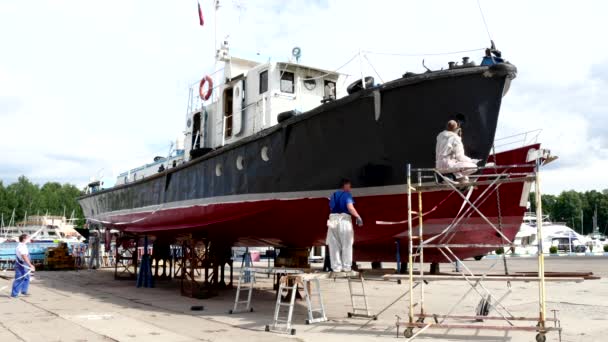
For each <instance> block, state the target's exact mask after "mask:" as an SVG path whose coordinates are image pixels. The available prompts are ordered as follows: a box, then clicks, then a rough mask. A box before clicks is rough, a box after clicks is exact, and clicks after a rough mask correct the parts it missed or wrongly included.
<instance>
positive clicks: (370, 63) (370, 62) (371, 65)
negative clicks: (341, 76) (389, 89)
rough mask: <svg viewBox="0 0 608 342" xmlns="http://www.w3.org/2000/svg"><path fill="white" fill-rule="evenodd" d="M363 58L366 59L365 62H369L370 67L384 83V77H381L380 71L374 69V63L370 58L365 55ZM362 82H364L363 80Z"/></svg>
mask: <svg viewBox="0 0 608 342" xmlns="http://www.w3.org/2000/svg"><path fill="white" fill-rule="evenodd" d="M363 57H365V60H367V63H368V64H369V66H370V67H372V70H374V72H375V73H376V75H377V76H378V78H379V79H380V82H382V83H384V80H383V79H382V77H381V76H380V74H379V73H378V71H377V70H376V68H374V65H373V64H372V61H370V60H369V58H367V55H363ZM361 82H363V80H361Z"/></svg>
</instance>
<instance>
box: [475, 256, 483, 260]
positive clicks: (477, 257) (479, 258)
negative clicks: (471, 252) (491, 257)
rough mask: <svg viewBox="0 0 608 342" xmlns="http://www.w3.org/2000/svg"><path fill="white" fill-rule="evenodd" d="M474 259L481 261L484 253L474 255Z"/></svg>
mask: <svg viewBox="0 0 608 342" xmlns="http://www.w3.org/2000/svg"><path fill="white" fill-rule="evenodd" d="M473 259H475V260H477V261H479V260H481V259H483V255H478V256H476V257H473Z"/></svg>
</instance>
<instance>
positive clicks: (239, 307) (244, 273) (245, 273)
mask: <svg viewBox="0 0 608 342" xmlns="http://www.w3.org/2000/svg"><path fill="white" fill-rule="evenodd" d="M254 284H255V272H254V271H253V270H250V269H249V268H248V267H246V268H241V274H240V275H239V282H238V285H237V286H236V295H235V297H234V307H233V308H232V309H231V310H230V311H228V313H229V314H235V313H241V312H253V307H252V306H251V295H252V294H253V285H254ZM241 291H248V293H247V299H246V300H239V299H240V297H241ZM243 306H244V307H243Z"/></svg>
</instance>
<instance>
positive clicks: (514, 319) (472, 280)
mask: <svg viewBox="0 0 608 342" xmlns="http://www.w3.org/2000/svg"><path fill="white" fill-rule="evenodd" d="M548 158H550V157H549V155H548V151H545V150H532V151H531V153H529V154H528V160H527V162H529V164H521V165H501V166H495V165H492V166H487V167H481V168H476V169H479V170H480V171H481V172H479V173H478V174H477V175H475V176H471V181H469V182H467V183H458V182H454V181H453V180H452V179H450V177H449V175H450V174H451V173H454V172H459V171H460V172H461V171H463V169H459V170H442V171H440V170H437V169H429V168H426V169H412V168H411V166H410V165H408V166H407V187H408V188H407V206H408V214H407V217H408V220H407V225H408V226H407V237H408V252H409V253H408V273H407V274H403V275H386V276H385V277H384V278H385V279H405V280H406V281H408V284H409V291H408V294H409V303H408V319H407V321H405V320H404V321H401V319H400V317H397V322H396V327H397V336H399V327H400V326H403V327H405V331H404V333H403V334H404V336H405V337H406V338H408V339H409V340H412V339H414V338H416V336H418V335H419V334H421V333H422V332H423V331H425V330H426V329H432V328H442V329H479V330H482V329H485V330H498V331H530V332H536V333H537V335H536V341H538V342H544V341H545V340H546V336H545V335H546V334H547V333H548V332H552V331H554V332H558V333H559V340H560V341H561V330H562V329H561V326H560V321H559V319H558V316H557V311H555V310H554V311H553V316H552V317H547V308H546V290H545V283H546V282H547V281H575V282H580V281H582V279H581V278H568V277H552V278H545V263H544V255H543V248H542V234H543V227H542V203H541V192H540V184H541V181H540V167H541V165H543V162H545V161H547V160H548ZM412 174H415V175H417V178H418V179H417V180H418V181H417V184H416V185H415V186H414V185H413V184H412ZM423 180H426V182H423ZM514 182H517V183H523V184H525V185H523V186H524V190H525V191H524V193H527V192H528V189H530V188H529V186H531V184H532V182H534V184H535V202H536V215H537V234H538V241H539V245H538V253H537V263H538V270H537V272H536V273H537V274H536V275H535V276H530V275H525V276H513V275H509V272H508V270H507V268H506V259H504V254H503V260H504V262H505V275H504V276H489V274H488V272H489V271H490V270H491V269H492V268H493V267H494V266H495V265H496V263H497V262H498V259H496V262H495V263H494V265H492V266H490V269H488V270H487V271H486V272H485V273H484V274H482V275H478V274H477V275H476V274H474V273H473V272H472V271H471V269H470V268H469V267H467V265H466V264H465V263H463V261H462V260H461V259H460V258H459V257H458V256H457V254H458V253H455V252H454V249H459V248H491V249H498V248H504V249H505V250H506V249H507V247H511V246H513V242H512V241H511V240H510V239H509V238H508V237H507V236H506V235H505V233H504V231H503V227H502V224H503V223H502V217H501V210H500V193H499V188H500V186H501V185H504V184H507V183H514ZM474 189H478V194H477V196H476V198H475V199H471V193H472V192H473V190H474ZM446 190H447V191H452V192H453V193H456V194H458V196H460V198H461V199H462V207H461V208H460V210H459V212H458V214H457V215H456V216H455V217H454V218H453V219H452V221H451V223H450V224H449V225H448V226H447V227H445V228H443V229H442V230H441V231H440V232H439V233H438V234H435V235H433V236H429V234H428V233H425V230H424V225H423V224H424V216H425V213H424V212H423V210H422V196H423V193H426V192H432V191H446ZM413 193H416V194H417V202H418V205H417V208H416V209H417V210H416V211H415V210H414V208H413V206H412V197H413ZM494 194H496V195H495V196H496V199H495V200H496V203H497V214H498V215H497V218H498V220H497V221H498V222H492V221H491V220H490V219H489V218H488V216H486V215H485V214H484V213H483V212H482V210H481V209H480V208H481V206H482V204H483V203H484V202H486V201H487V200H488V199H489V198H490V196H493V195H494ZM488 203H491V202H488ZM472 215H475V216H477V217H479V218H481V219H482V220H483V223H484V224H487V225H488V226H489V227H490V229H493V230H494V231H495V233H496V236H498V237H500V239H501V243H500V244H491V243H471V244H467V243H452V241H453V238H454V236H456V235H457V231H458V228H457V227H458V226H459V225H460V224H462V223H463V222H466V220H468V218H470V217H471V216H472ZM415 219H417V221H418V232H417V233H416V232H415V231H414V229H413V220H415ZM425 234H426V236H427V237H428V239H426V240H425V239H424V237H425ZM428 248H431V249H434V250H436V251H439V253H441V255H442V256H443V257H444V258H445V259H446V260H447V261H448V262H450V263H455V264H456V266H457V271H456V272H458V273H459V274H457V275H429V274H425V273H424V271H423V263H424V261H425V260H424V253H425V249H428ZM416 258H417V261H418V264H419V270H418V272H416V273H418V274H415V272H414V267H413V265H414V262H415V261H416ZM444 280H462V281H465V282H466V283H467V284H468V285H469V286H470V288H469V289H468V290H467V291H466V292H465V293H464V295H463V296H462V297H461V298H460V299H458V300H457V301H456V302H455V304H453V305H452V307H451V308H450V309H449V310H448V312H447V313H446V314H436V313H427V312H426V311H425V310H426V309H425V305H424V303H425V297H424V295H425V285H426V284H428V282H432V281H444ZM485 281H505V282H507V285H508V288H509V289H508V291H507V292H506V293H505V294H504V295H502V296H501V297H499V298H497V296H495V295H494V294H493V293H492V292H491V291H490V290H489V289H488V288H487V287H486V286H484V284H483V282H485ZM512 281H522V282H536V283H538V316H535V317H520V316H515V315H513V314H512V313H511V312H510V311H509V310H508V309H507V308H506V307H505V305H504V304H502V301H503V300H504V299H505V298H506V297H507V296H508V295H509V294H510V293H511V289H510V282H512ZM425 283H426V284H425ZM416 286H418V290H419V298H418V300H417V302H416V300H415V295H414V288H415V287H416ZM473 292H475V293H477V294H478V295H479V296H480V297H481V301H480V303H479V306H478V309H477V312H476V314H475V315H471V316H466V315H453V314H452V313H453V312H454V310H455V309H456V308H457V307H458V305H459V304H461V303H462V301H463V300H464V299H465V298H466V297H467V296H468V295H469V294H471V293H473ZM417 310H419V311H418V312H417ZM492 311H495V312H496V313H497V315H495V316H492V315H490V313H491V312H492ZM425 319H428V322H425ZM448 320H449V322H447V321H448ZM461 320H473V321H476V323H470V324H462V323H460V324H459V323H458V322H455V323H453V321H461ZM485 320H488V321H492V322H496V321H502V322H504V323H506V324H503V325H499V324H496V323H494V324H485V323H481V322H483V321H485ZM526 322H535V323H536V324H535V325H523V323H526ZM414 329H418V331H414Z"/></svg>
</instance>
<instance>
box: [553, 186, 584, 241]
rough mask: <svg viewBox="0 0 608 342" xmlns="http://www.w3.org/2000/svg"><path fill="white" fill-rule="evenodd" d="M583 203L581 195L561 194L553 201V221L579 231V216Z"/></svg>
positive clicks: (576, 193) (572, 193)
mask: <svg viewBox="0 0 608 342" xmlns="http://www.w3.org/2000/svg"><path fill="white" fill-rule="evenodd" d="M582 210H583V201H582V200H581V195H580V194H579V193H578V192H576V191H574V190H570V191H564V192H562V193H561V194H560V195H559V196H558V197H557V199H556V201H555V206H554V208H553V215H554V216H553V219H554V220H556V221H561V222H565V223H566V224H568V225H569V226H570V227H571V228H572V229H574V230H576V231H577V232H580V231H581V214H582Z"/></svg>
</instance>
